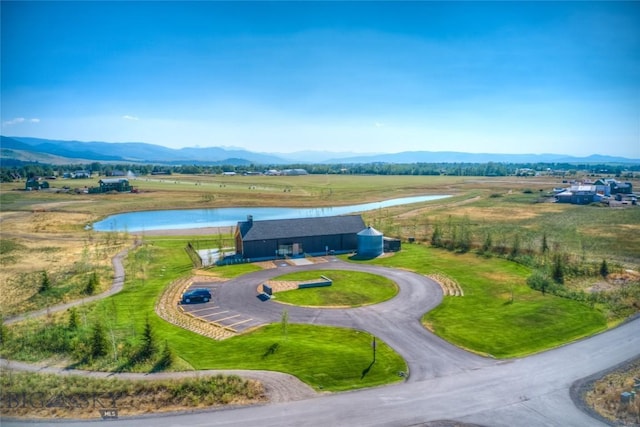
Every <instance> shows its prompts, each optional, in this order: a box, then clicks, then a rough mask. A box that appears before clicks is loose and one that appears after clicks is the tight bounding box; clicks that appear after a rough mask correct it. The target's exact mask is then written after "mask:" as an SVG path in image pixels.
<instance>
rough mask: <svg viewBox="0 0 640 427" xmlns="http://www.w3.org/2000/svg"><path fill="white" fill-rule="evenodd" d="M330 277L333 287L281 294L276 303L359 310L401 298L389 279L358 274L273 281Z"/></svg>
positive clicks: (313, 274) (287, 276) (310, 274)
mask: <svg viewBox="0 0 640 427" xmlns="http://www.w3.org/2000/svg"><path fill="white" fill-rule="evenodd" d="M320 276H326V277H329V278H330V279H331V280H332V281H333V283H332V285H331V286H327V287H318V288H306V289H294V290H290V291H284V292H278V293H277V294H276V301H278V302H285V303H288V304H294V305H302V306H311V307H359V306H363V305H369V304H377V303H379V302H382V301H386V300H388V299H391V298H393V297H394V296H395V295H397V294H398V286H397V285H396V284H395V283H394V282H393V281H391V280H389V279H387V278H386V277H382V276H378V275H376V274H371V273H363V272H358V271H338V270H318V271H304V272H298V273H290V274H285V275H283V276H278V277H275V278H273V279H271V280H276V281H277V280H282V281H306V280H314V279H319V277H320Z"/></svg>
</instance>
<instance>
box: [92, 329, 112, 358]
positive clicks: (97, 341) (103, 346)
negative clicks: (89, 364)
mask: <svg viewBox="0 0 640 427" xmlns="http://www.w3.org/2000/svg"><path fill="white" fill-rule="evenodd" d="M108 345H109V343H108V342H107V334H106V332H105V330H104V326H103V325H102V324H101V323H99V322H97V323H96V324H95V325H94V326H93V332H92V334H91V345H90V356H91V358H96V357H101V356H105V355H106V354H107V347H108Z"/></svg>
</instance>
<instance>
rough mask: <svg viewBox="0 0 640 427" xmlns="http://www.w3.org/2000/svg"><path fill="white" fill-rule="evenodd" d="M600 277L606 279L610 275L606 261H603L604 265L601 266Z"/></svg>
mask: <svg viewBox="0 0 640 427" xmlns="http://www.w3.org/2000/svg"><path fill="white" fill-rule="evenodd" d="M600 275H601V276H602V277H605V278H606V277H607V276H608V275H609V265H607V260H606V259H603V260H602V264H600Z"/></svg>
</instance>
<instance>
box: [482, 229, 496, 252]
mask: <svg viewBox="0 0 640 427" xmlns="http://www.w3.org/2000/svg"><path fill="white" fill-rule="evenodd" d="M492 246H493V241H492V239H491V233H487V235H486V236H485V238H484V242H483V243H482V248H481V252H482V253H487V252H490V251H491V247H492Z"/></svg>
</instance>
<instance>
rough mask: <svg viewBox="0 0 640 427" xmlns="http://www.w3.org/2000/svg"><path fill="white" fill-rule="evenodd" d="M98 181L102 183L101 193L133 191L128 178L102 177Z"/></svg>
mask: <svg viewBox="0 0 640 427" xmlns="http://www.w3.org/2000/svg"><path fill="white" fill-rule="evenodd" d="M98 183H99V184H100V192H101V193H108V192H110V191H117V192H128V191H131V185H129V180H128V179H127V178H105V179H101V180H100V181H99V182H98Z"/></svg>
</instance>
